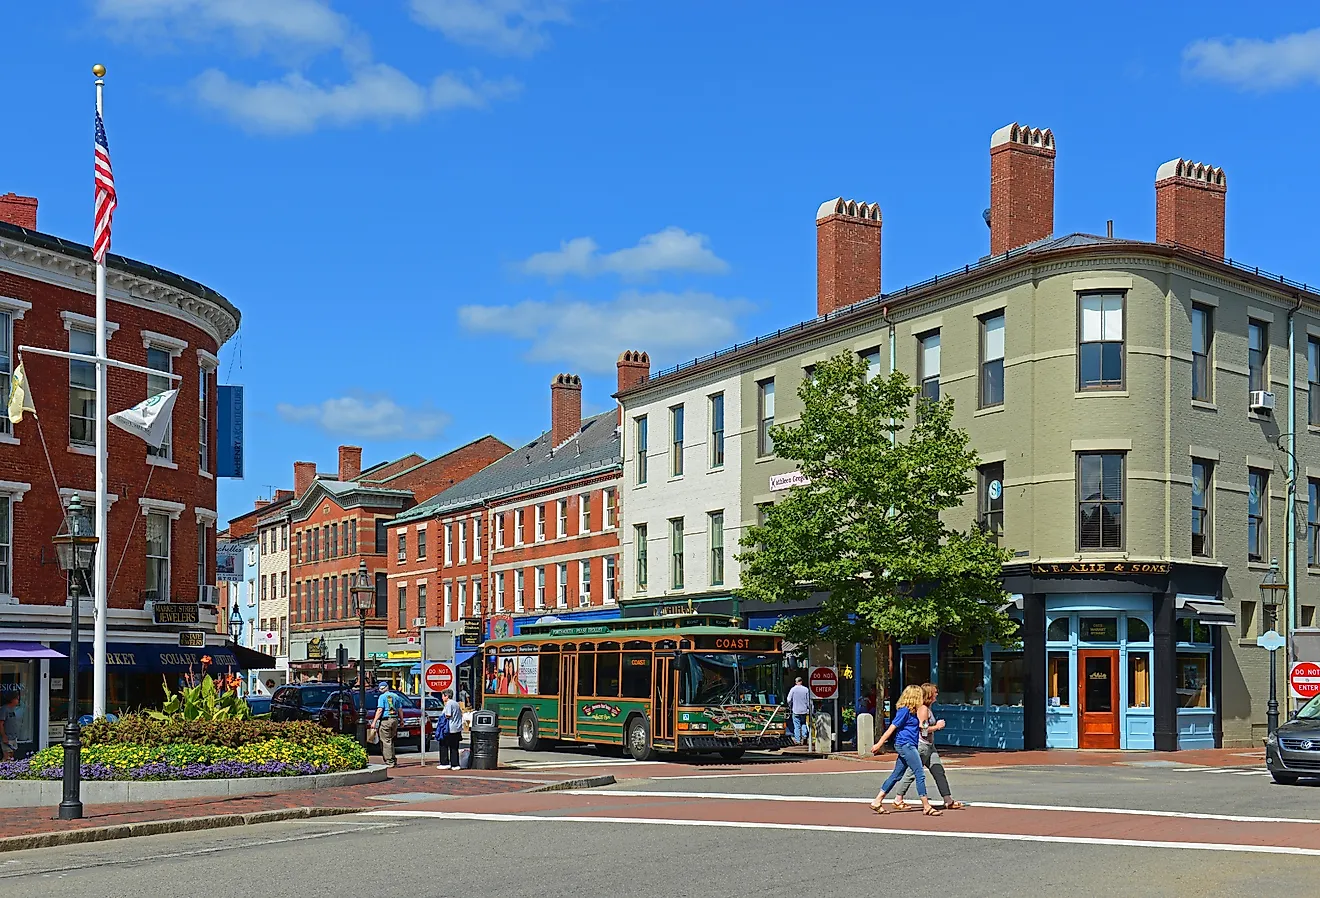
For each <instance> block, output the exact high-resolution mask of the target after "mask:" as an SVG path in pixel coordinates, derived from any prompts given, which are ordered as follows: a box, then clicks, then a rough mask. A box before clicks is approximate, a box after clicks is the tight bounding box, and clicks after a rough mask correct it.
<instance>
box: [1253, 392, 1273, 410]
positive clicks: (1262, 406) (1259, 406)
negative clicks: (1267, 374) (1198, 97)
mask: <svg viewBox="0 0 1320 898" xmlns="http://www.w3.org/2000/svg"><path fill="white" fill-rule="evenodd" d="M1251 410H1252V411H1253V412H1256V413H1258V414H1262V415H1268V414H1270V413H1271V412H1273V411H1274V394H1273V393H1270V392H1268V391H1266V390H1252V391H1251Z"/></svg>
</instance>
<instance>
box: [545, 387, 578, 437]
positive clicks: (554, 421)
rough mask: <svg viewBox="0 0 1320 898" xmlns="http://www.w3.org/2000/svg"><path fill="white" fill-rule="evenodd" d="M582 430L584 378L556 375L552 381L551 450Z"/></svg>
mask: <svg viewBox="0 0 1320 898" xmlns="http://www.w3.org/2000/svg"><path fill="white" fill-rule="evenodd" d="M581 429H582V378H580V377H578V376H577V375H576V374H556V375H555V379H554V380H552V381H550V448H551V449H553V448H555V447H556V446H559V445H560V444H561V443H563V442H564V441H565V440H567V439H568V438H569V437H571V436H572V435H573V434H575V433H577V432H578V431H579V430H581Z"/></svg>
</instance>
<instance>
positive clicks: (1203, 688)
mask: <svg viewBox="0 0 1320 898" xmlns="http://www.w3.org/2000/svg"><path fill="white" fill-rule="evenodd" d="M1179 623H1181V621H1179ZM1177 657H1178V664H1177V687H1176V688H1177V690H1178V707H1180V708H1208V707H1210V677H1209V672H1210V657H1209V656H1208V655H1203V654H1199V653H1189V652H1179V653H1178V656H1177Z"/></svg>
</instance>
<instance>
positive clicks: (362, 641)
mask: <svg viewBox="0 0 1320 898" xmlns="http://www.w3.org/2000/svg"><path fill="white" fill-rule="evenodd" d="M352 592H353V604H354V607H355V608H356V609H357V616H358V721H357V737H358V742H359V743H360V744H361V745H362V747H363V748H366V747H367V614H368V612H370V611H372V610H373V609H374V608H375V607H376V587H374V586H373V585H372V584H371V575H370V574H368V573H367V562H366V561H365V560H364V561H359V562H358V570H357V577H356V578H354V581H353V586H352Z"/></svg>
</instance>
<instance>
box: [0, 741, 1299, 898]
mask: <svg viewBox="0 0 1320 898" xmlns="http://www.w3.org/2000/svg"><path fill="white" fill-rule="evenodd" d="M566 760H567V759H566ZM643 770H644V768H643V769H641V770H638V773H639V775H640V774H642V772H643ZM785 774H787V775H785ZM706 776H709V778H705V777H706ZM950 776H951V778H952V779H953V781H954V783H955V784H956V786H957V788H958V790H959V794H960V797H963V798H966V799H968V800H971V801H978V800H979V801H982V802H1001V801H1002V802H1015V803H1019V804H1034V803H1040V804H1049V805H1051V806H1074V805H1075V806H1079V807H1091V808H1128V809H1135V810H1138V811H1140V810H1141V809H1143V808H1144V809H1157V810H1172V811H1187V812H1199V813H1218V814H1245V815H1262V816H1272V817H1282V818H1294V819H1295V818H1302V817H1308V818H1316V817H1320V789H1316V788H1287V787H1279V786H1273V785H1270V783H1269V780H1268V778H1266V777H1259V776H1251V775H1242V776H1237V775H1235V774H1232V773H1218V774H1211V773H1206V772H1203V771H1189V770H1183V769H1163V768H1136V769H1128V768H1123V767H1118V768H1049V769H1045V768H1025V769H1024V768H1016V769H998V770H993V769H991V770H987V769H966V770H956V769H954V770H951V771H950ZM878 782H879V776H878V774H876V773H873V772H862V771H858V772H857V773H840V774H834V775H814V774H810V773H807V774H805V775H799V774H797V773H796V772H795V771H793V770H790V769H786V768H776V767H775V766H773V765H772V766H769V767H758V768H751V767H747V766H746V765H744V767H743V769H742V770H741V771H730V772H722V771H712V772H711V773H710V774H702V775H700V776H699V777H697V778H694V777H693V776H684V777H682V778H681V779H666V780H660V779H654V780H633V781H630V782H626V783H621V784H620V785H619V786H618V787H616V788H614V789H608V790H599V791H598V792H593V793H590V794H589V795H559V796H555V795H541V796H534V797H533V796H504V797H502V798H499V799H457V800H453V801H449V802H432V803H430V804H428V805H418V806H417V807H419V808H421V807H429V808H432V809H437V808H438V809H439V810H438V811H436V810H432V811H418V813H432V814H434V813H445V812H446V811H445V809H448V808H453V809H456V810H467V811H482V810H484V809H486V808H492V807H493V808H495V809H496V810H499V809H501V808H503V809H505V810H511V811H512V813H509V816H508V819H454V818H449V817H426V816H419V817H411V816H404V817H381V816H351V817H338V818H327V819H321V820H315V821H307V822H298V823H280V824H267V825H263V826H253V827H242V828H235V829H225V830H215V831H210V832H202V833H189V834H179V835H171V836H156V837H151V838H139V839H129V840H124V841H116V842H104V843H93V844H89V845H80V846H69V847H64V848H58V849H41V850H36V851H27V852H15V853H12V854H4V855H0V898H4V896H10V895H13V896H20V895H21V896H24V898H30V896H32V895H42V896H52V898H60V896H98V898H99V896H107V898H117V896H125V898H158V896H159V898H166V896H168V898H191V896H202V898H227V896H235V898H238V896H242V898H249V896H252V895H261V896H263V898H264V896H270V898H279V896H290V898H311V896H317V898H322V896H325V895H327V894H336V895H352V894H368V895H389V896H396V895H397V896H422V898H428V896H445V898H448V896H455V898H457V896H498V898H523V896H526V898H561V896H562V898H570V896H571V898H583V896H588V895H593V894H603V895H612V896H613V895H618V896H639V898H640V896H645V898H671V896H674V898H677V896H706V895H711V896H744V895H745V896H765V895H790V894H791V895H794V896H802V895H823V894H830V895H875V894H883V893H891V892H892V893H906V892H910V891H913V890H914V889H916V890H921V889H917V887H916V886H915V885H914V884H915V882H916V880H917V878H918V877H927V876H932V877H934V879H935V883H934V885H933V886H932V887H933V888H935V889H936V890H937V891H940V892H944V893H947V894H951V895H960V896H962V895H965V896H998V895H1013V896H1019V895H1022V894H1024V893H1027V892H1033V893H1037V894H1048V895H1050V896H1051V898H1053V896H1069V895H1085V896H1088V898H1089V896H1096V895H1123V896H1125V898H1139V896H1156V895H1158V896H1168V895H1174V896H1183V895H1196V896H1206V895H1232V894H1280V895H1303V894H1312V893H1313V892H1314V889H1315V883H1316V881H1317V880H1316V875H1317V874H1316V870H1317V869H1320V858H1317V857H1316V856H1314V855H1309V856H1296V855H1289V854H1259V853H1240V852H1237V851H1234V850H1189V849H1185V848H1182V849H1180V848H1164V847H1160V848H1151V847H1128V846H1123V845H1113V844H1102V845H1093V844H1060V843H1056V842H1050V841H1032V840H1031V839H1030V838H1028V839H1024V840H1018V839H1016V838H1007V839H1002V840H979V839H977V840H972V839H964V838H962V837H951V838H950V837H932V836H931V834H929V833H926V832H914V833H911V834H908V833H904V832H894V831H892V830H889V831H886V832H883V833H876V832H866V831H861V830H859V828H858V827H857V826H852V827H840V828H839V829H837V830H834V829H826V830H822V829H820V828H815V829H801V830H798V829H792V828H783V827H784V826H785V825H787V826H791V825H792V821H793V815H795V814H798V813H805V811H804V810H802V809H804V808H805V809H808V810H813V812H817V813H819V814H823V815H824V816H823V818H818V819H825V820H829V819H832V818H833V817H835V816H838V817H839V818H840V819H843V818H844V817H848V815H852V816H851V817H848V819H849V820H852V821H860V822H863V823H866V824H867V825H870V824H871V823H876V825H881V826H888V825H890V824H889V823H888V821H893V820H896V819H898V820H900V822H902V823H904V824H905V825H921V826H923V827H925V828H926V829H932V830H939V829H941V828H943V829H946V830H954V829H959V828H963V829H966V828H969V827H968V826H967V825H966V824H967V821H970V820H972V819H974V818H973V816H972V815H977V814H979V815H991V816H989V817H988V820H989V822H990V823H991V824H993V823H994V821H995V817H994V816H993V815H992V811H991V809H986V808H982V809H976V808H973V809H972V810H970V811H967V812H958V813H950V814H946V815H945V816H944V817H943V818H940V820H939V821H922V820H921V819H920V818H919V817H916V816H912V815H892V816H891V817H888V818H874V817H871V816H870V815H866V814H865V813H864V807H862V808H859V807H858V806H857V805H855V804H850V805H847V804H829V803H820V804H816V805H798V804H795V803H794V802H791V801H789V802H786V801H783V800H780V799H779V798H776V799H774V800H767V799H766V798H762V796H766V797H769V796H786V797H792V796H799V797H804V798H805V797H811V798H814V799H816V800H818V801H820V802H827V801H828V800H829V799H831V798H833V799H838V798H856V797H859V796H860V797H863V798H864V797H866V796H867V795H868V794H870V793H872V792H873V791H874V789H875V787H876V785H877V784H878ZM676 790H677V791H679V792H680V793H682V794H688V793H692V797H690V798H688V799H686V800H683V801H682V802H681V804H680V805H679V806H680V807H688V808H691V807H692V806H694V805H712V804H715V805H720V806H721V807H724V806H726V805H727V806H730V807H734V811H733V812H728V811H720V812H719V814H717V815H716V816H721V817H724V816H727V817H728V819H727V820H722V821H721V822H716V823H715V824H713V825H706V826H686V825H654V824H650V825H644V824H642V823H640V822H639V823H601V822H589V821H584V822H573V821H563V820H553V819H552V818H553V817H555V816H573V815H576V814H582V813H588V812H591V808H592V806H593V805H596V806H600V805H601V804H602V803H607V802H632V803H633V804H632V805H631V806H630V809H629V811H628V813H630V814H633V813H636V814H639V815H641V814H645V813H652V814H655V813H664V809H663V807H661V804H662V802H661V796H660V795H659V794H656V795H655V796H654V800H651V796H650V794H649V793H664V792H674V791H676ZM610 792H614V793H621V794H617V795H612V796H611V795H608V794H607V793H610ZM634 792H641V793H644V794H643V796H642V797H631V798H630V797H627V796H625V795H624V794H622V793H634ZM712 792H720V793H726V794H738V795H742V796H750V797H749V798H743V799H741V800H739V801H737V802H718V801H715V800H712V799H709V798H700V797H698V796H700V795H701V794H709V793H712ZM533 798H535V800H536V801H537V802H539V805H538V807H539V810H535V811H534V813H535V814H536V815H537V816H539V818H540V819H537V820H526V819H518V814H519V813H521V812H520V811H518V810H517V803H518V802H519V801H524V800H526V801H531V800H532V799H533ZM669 800H670V801H673V799H672V798H671V799H669ZM497 801H498V802H502V804H499V805H496V804H495V802H497ZM393 807H394V809H396V810H402V811H403V812H405V813H408V812H409V810H408V808H409V806H407V805H395V806H393ZM744 808H745V809H746V811H747V814H746V819H747V820H751V819H752V818H754V817H755V816H756V815H757V814H761V815H764V814H766V813H777V814H779V819H781V820H784V821H786V823H785V822H781V823H780V824H777V827H778V828H758V825H757V824H754V823H746V822H739V820H741V819H742V818H736V813H737V812H739V811H742V810H743V809H744ZM597 812H601V813H604V812H605V811H600V809H599V807H597ZM528 813H533V811H529V812H528ZM611 813H613V812H612V811H611ZM675 813H677V812H675ZM1003 813H1004V814H1005V815H1009V814H1012V813H1018V814H1022V813H1026V812H1022V811H1017V812H1010V811H1005V812H1003ZM785 815H787V816H785ZM1063 816H1065V817H1067V816H1069V815H1067V814H1064V815H1063ZM1077 816H1078V815H1071V817H1070V819H1072V818H1076V817H1077ZM1091 816H1096V815H1091ZM863 818H866V819H863ZM981 819H983V820H984V819H987V818H985V817H984V816H983V817H982V818H981ZM1043 819H1044V820H1045V824H1046V825H1048V824H1049V821H1051V820H1053V819H1054V818H1052V817H1049V816H1048V815H1046V816H1045V817H1044V818H1043ZM1134 819H1137V818H1134ZM1182 822H1183V821H1180V820H1171V821H1170V825H1178V824H1179V823H1182ZM1243 825H1245V826H1252V824H1239V826H1243ZM1316 825H1317V826H1320V824H1316ZM1292 826H1293V827H1294V829H1295V828H1296V825H1292ZM1009 829H1011V827H1010V828H1009ZM1239 831H1243V830H1239ZM1224 834H1225V835H1224V836H1223V838H1225V839H1227V838H1230V836H1231V833H1230V832H1229V830H1228V829H1227V828H1225V829H1224ZM346 877H347V878H349V879H351V880H352V884H351V885H350V884H349V883H348V882H346ZM923 888H924V887H923Z"/></svg>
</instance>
